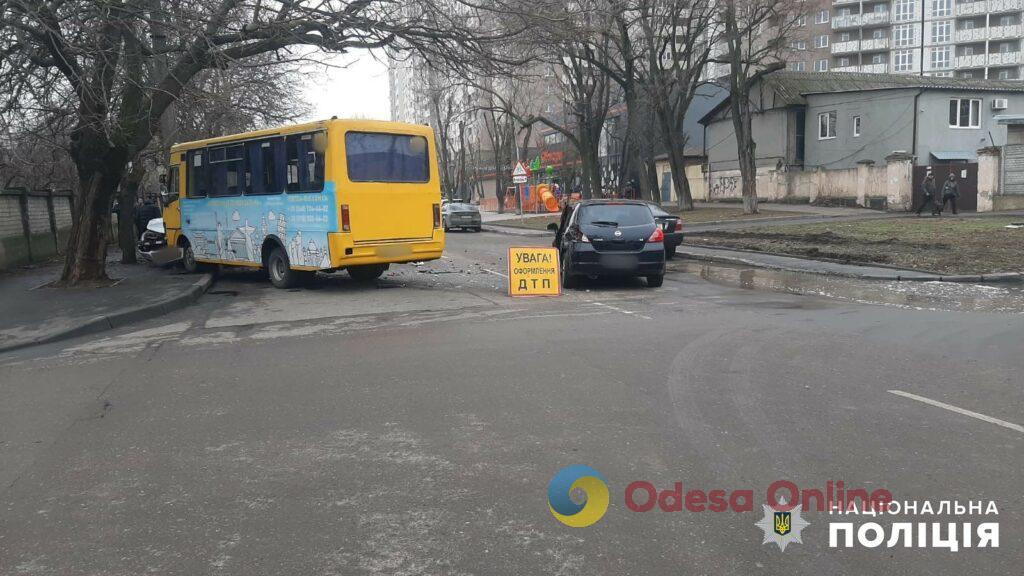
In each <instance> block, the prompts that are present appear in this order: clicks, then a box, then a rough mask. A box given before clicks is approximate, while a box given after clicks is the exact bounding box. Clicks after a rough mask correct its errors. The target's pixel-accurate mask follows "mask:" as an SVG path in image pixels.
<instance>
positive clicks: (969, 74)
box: [960, 72, 974, 78]
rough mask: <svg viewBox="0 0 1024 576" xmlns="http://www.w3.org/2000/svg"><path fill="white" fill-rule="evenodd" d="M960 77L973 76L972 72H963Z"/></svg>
mask: <svg viewBox="0 0 1024 576" xmlns="http://www.w3.org/2000/svg"><path fill="white" fill-rule="evenodd" d="M960 77H961V78H974V72H964V73H963V74H961V75H960Z"/></svg>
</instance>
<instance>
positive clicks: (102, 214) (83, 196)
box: [58, 171, 117, 286]
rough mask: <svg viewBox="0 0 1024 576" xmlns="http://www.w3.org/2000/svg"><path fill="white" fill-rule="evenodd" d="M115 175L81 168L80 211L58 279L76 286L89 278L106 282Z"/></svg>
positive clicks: (77, 203) (78, 203) (78, 201)
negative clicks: (108, 232) (108, 233)
mask: <svg viewBox="0 0 1024 576" xmlns="http://www.w3.org/2000/svg"><path fill="white" fill-rule="evenodd" d="M116 188H117V182H116V180H115V179H113V178H110V177H108V176H105V175H104V174H102V173H101V172H98V171H92V172H88V173H85V172H81V171H80V172H79V190H80V193H79V197H78V198H77V201H76V207H77V211H76V213H75V217H74V222H73V224H72V226H71V234H70V236H69V237H68V247H67V256H66V257H65V259H64V269H63V271H62V272H61V278H60V281H59V282H58V285H60V286H74V285H78V284H82V283H86V282H106V281H108V280H109V278H108V277H107V271H106V260H107V230H108V229H109V227H110V208H111V206H110V205H111V199H112V198H113V196H114V190H115V189H116Z"/></svg>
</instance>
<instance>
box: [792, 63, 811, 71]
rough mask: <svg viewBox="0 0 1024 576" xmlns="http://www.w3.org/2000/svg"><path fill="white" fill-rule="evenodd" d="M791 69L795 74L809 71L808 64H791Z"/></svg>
mask: <svg viewBox="0 0 1024 576" xmlns="http://www.w3.org/2000/svg"><path fill="white" fill-rule="evenodd" d="M790 68H791V69H792V70H793V71H794V72H803V71H805V70H807V63H806V62H793V63H792V64H790Z"/></svg>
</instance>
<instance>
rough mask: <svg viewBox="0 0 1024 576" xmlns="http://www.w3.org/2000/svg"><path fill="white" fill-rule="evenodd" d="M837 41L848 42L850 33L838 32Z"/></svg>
mask: <svg viewBox="0 0 1024 576" xmlns="http://www.w3.org/2000/svg"><path fill="white" fill-rule="evenodd" d="M839 41H840V42H849V41H850V33H849V32H843V33H842V34H840V35H839Z"/></svg>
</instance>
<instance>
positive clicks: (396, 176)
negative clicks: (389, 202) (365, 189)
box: [345, 132, 430, 182]
mask: <svg viewBox="0 0 1024 576" xmlns="http://www.w3.org/2000/svg"><path fill="white" fill-rule="evenodd" d="M345 155H346V156H347V161H348V179H349V180H351V181H353V182H427V181H429V180H430V164H429V162H428V154H427V139H426V138H424V137H423V136H409V135H405V134H383V133H378V132H348V133H346V134H345Z"/></svg>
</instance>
